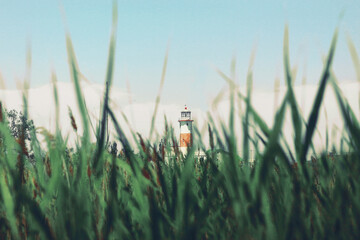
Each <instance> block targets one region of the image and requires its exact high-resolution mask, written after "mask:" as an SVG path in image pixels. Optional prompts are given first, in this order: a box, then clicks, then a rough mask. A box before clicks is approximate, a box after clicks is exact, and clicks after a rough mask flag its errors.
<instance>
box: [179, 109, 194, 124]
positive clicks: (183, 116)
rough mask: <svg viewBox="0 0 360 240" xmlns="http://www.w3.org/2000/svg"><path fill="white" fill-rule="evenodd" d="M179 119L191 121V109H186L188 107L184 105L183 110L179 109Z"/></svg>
mask: <svg viewBox="0 0 360 240" xmlns="http://www.w3.org/2000/svg"><path fill="white" fill-rule="evenodd" d="M180 121H192V120H191V111H190V110H189V109H188V107H187V106H186V105H185V108H184V110H182V111H181V118H180V119H179V122H180Z"/></svg>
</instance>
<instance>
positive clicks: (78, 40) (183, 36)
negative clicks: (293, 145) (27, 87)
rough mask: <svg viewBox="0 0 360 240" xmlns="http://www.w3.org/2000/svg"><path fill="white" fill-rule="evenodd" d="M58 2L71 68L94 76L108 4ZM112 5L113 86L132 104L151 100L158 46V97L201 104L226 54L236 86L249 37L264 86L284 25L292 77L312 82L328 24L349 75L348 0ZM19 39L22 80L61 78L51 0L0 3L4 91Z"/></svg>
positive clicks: (16, 70)
mask: <svg viewBox="0 0 360 240" xmlns="http://www.w3.org/2000/svg"><path fill="white" fill-rule="evenodd" d="M63 5H64V9H65V14H66V18H67V23H68V27H69V30H70V32H71V36H72V39H73V43H74V47H75V52H76V55H77V58H78V62H79V66H80V70H81V71H82V73H83V74H84V75H85V76H86V77H87V78H88V79H90V80H91V81H93V82H98V83H103V82H104V76H105V68H106V61H107V51H108V43H109V36H110V27H111V12H112V1H90V0H72V1H69V0H63ZM118 9H119V24H118V39H117V49H116V70H115V78H114V84H115V85H116V86H118V87H121V88H126V81H129V83H130V87H131V90H132V93H133V94H134V96H135V98H136V101H137V102H143V101H152V100H154V99H155V97H156V94H157V91H158V86H159V82H160V76H161V70H162V64H163V59H164V55H165V52H166V48H167V45H168V43H170V48H169V62H168V69H167V75H166V81H165V85H164V91H163V96H162V102H163V103H177V104H179V103H180V104H183V103H187V104H188V105H190V106H193V107H200V108H203V109H205V108H206V106H207V103H208V102H209V100H210V99H211V97H213V96H215V94H216V93H217V92H218V91H219V89H220V88H221V87H223V86H224V85H225V82H224V81H223V80H222V79H221V78H220V77H219V76H218V75H217V73H216V71H215V68H219V69H221V70H223V71H224V72H227V73H228V72H229V69H230V62H231V59H232V58H233V57H234V56H235V57H236V59H237V71H238V76H239V82H240V83H241V84H243V83H245V77H246V71H247V67H248V62H249V58H250V55H251V51H252V48H253V46H254V45H255V44H256V45H257V53H256V60H255V65H254V85H255V86H256V87H259V88H272V87H273V85H274V79H275V78H276V77H280V78H281V79H282V77H283V68H282V66H283V63H282V46H283V32H284V26H285V23H288V24H289V29H290V52H291V63H292V64H298V65H299V74H298V80H297V83H300V79H301V78H302V74H303V68H304V64H306V65H307V78H308V82H309V83H316V82H317V81H318V79H319V76H320V73H321V70H322V59H321V58H322V55H323V54H325V53H326V52H327V50H328V48H329V45H330V42H331V38H332V35H333V32H334V29H335V28H336V26H337V25H339V26H340V36H339V42H338V47H337V52H336V55H335V63H334V69H335V72H336V74H337V75H338V76H339V78H340V79H341V80H350V81H351V80H355V71H354V69H353V66H352V62H351V58H350V55H349V52H348V49H347V46H346V41H345V39H346V38H345V37H346V33H347V32H348V33H349V34H350V35H351V37H352V38H353V40H354V42H355V45H356V47H357V49H358V52H360V31H359V30H360V2H359V1H357V0H342V1H335V0H321V1H320V0H313V1H308V0H301V1H300V0H296V1H295V0H294V1H285V0H284V1H250V0H248V1H245V0H242V1H224V0H223V1H209V0H208V1H194V0H193V1H161V0H158V1H149V0H147V1H145V0H144V1H140V0H138V1H119V2H118ZM342 12H344V17H343V18H342V20H340V16H341V14H342ZM339 23H340V24H339ZM28 42H31V46H32V56H33V62H32V63H33V64H32V86H39V85H42V84H45V83H48V82H49V81H50V73H51V69H53V68H54V69H55V70H56V72H57V75H58V79H59V80H60V81H69V79H70V78H69V71H68V66H67V56H66V48H65V34H64V24H63V22H62V18H61V14H60V10H59V1H55V0H54V1H51V0H36V1H35V0H32V1H31V0H26V1H25V0H23V1H5V0H1V1H0V72H1V73H2V75H3V77H4V79H5V81H6V84H7V87H8V88H13V87H15V84H14V82H15V81H16V79H23V77H24V69H25V59H26V57H25V55H26V46H27V43H28Z"/></svg>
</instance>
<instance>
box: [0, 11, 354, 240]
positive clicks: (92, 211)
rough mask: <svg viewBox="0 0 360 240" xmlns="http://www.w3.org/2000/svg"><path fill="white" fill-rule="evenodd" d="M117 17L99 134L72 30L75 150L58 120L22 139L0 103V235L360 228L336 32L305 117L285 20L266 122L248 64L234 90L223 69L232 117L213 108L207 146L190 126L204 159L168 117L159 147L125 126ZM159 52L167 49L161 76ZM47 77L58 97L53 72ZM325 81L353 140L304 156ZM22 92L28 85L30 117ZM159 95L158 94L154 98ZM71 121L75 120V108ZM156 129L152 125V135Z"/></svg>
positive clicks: (342, 231) (301, 235)
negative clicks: (115, 103) (277, 97)
mask: <svg viewBox="0 0 360 240" xmlns="http://www.w3.org/2000/svg"><path fill="white" fill-rule="evenodd" d="M114 16H115V17H114V26H113V32H112V36H111V41H110V48H109V59H108V68H107V69H108V71H107V75H106V91H105V94H104V101H103V114H102V119H100V121H99V124H98V126H97V128H96V136H97V142H96V143H92V142H90V140H89V139H90V138H89V135H90V129H91V128H92V125H91V123H90V122H89V118H88V116H89V115H88V112H87V109H86V105H85V103H84V100H83V96H82V92H81V88H80V85H79V69H78V65H77V62H76V58H75V53H74V50H73V46H72V42H71V38H70V36H69V34H68V35H67V37H66V41H67V50H68V56H69V66H70V72H71V76H72V80H73V83H74V89H75V91H76V93H77V101H78V105H79V109H80V112H81V116H82V119H81V126H82V127H83V132H81V133H79V136H80V137H79V139H80V140H79V141H78V142H77V145H76V147H75V150H74V151H69V150H68V146H67V140H66V139H65V138H64V137H63V136H62V135H61V132H60V130H59V128H60V126H59V123H58V122H57V129H58V130H57V131H56V133H55V134H54V135H51V134H49V133H46V132H45V136H46V140H47V148H48V150H46V151H45V150H44V149H42V148H41V147H40V144H39V141H38V140H37V137H36V135H35V132H34V131H35V130H34V129H32V130H31V140H30V143H29V144H26V143H25V138H26V137H25V134H24V133H25V129H24V128H23V129H22V130H21V132H20V135H19V136H18V138H14V137H13V135H12V133H11V130H10V129H9V127H8V122H7V121H9V120H11V119H10V118H6V115H5V114H4V112H3V109H2V110H1V115H0V116H1V118H0V137H1V146H0V171H1V174H0V189H1V191H0V199H1V201H0V239H6V238H12V239H26V238H29V239H47V238H48V239H109V238H110V239H325V238H326V239H359V238H360V228H359V226H360V201H359V199H360V196H359V191H360V181H359V180H360V179H359V178H360V174H359V172H360V126H359V122H358V120H357V119H356V117H355V115H354V113H353V112H352V110H351V108H350V107H349V105H348V103H347V102H346V100H345V98H344V97H343V96H342V94H341V92H340V90H339V88H338V87H337V84H336V78H335V75H334V73H333V72H332V70H331V64H332V62H333V58H334V52H335V46H336V39H337V32H336V33H335V34H334V38H333V41H332V43H331V46H330V50H329V53H328V56H327V58H326V60H325V61H324V69H323V73H322V76H321V77H320V84H319V88H318V92H317V95H316V98H315V99H314V102H313V108H312V111H311V114H310V116H309V118H308V119H304V118H303V116H302V115H301V113H300V110H299V108H298V103H297V100H296V98H295V96H294V91H293V86H292V83H293V74H292V71H291V70H290V63H289V54H288V32H287V29H286V30H285V35H284V36H285V37H284V63H285V65H284V66H285V76H286V83H287V87H288V88H287V89H288V90H287V94H286V96H285V98H284V100H283V102H282V103H281V104H280V108H279V109H278V111H277V114H276V116H275V119H276V121H274V125H273V126H267V124H266V123H265V122H264V121H263V120H262V118H261V115H259V114H258V113H257V112H256V111H255V110H254V109H253V108H252V105H251V83H252V70H251V69H252V68H251V65H252V63H251V64H250V67H249V73H248V76H247V78H248V81H247V82H248V88H247V89H248V91H247V94H246V96H243V95H241V94H240V93H239V92H237V91H236V90H235V89H236V88H235V85H234V82H233V81H232V78H231V77H227V76H226V75H225V74H223V73H221V75H222V77H223V78H224V79H225V80H226V81H227V82H228V83H229V89H230V104H231V111H230V116H229V122H228V123H223V124H222V126H221V128H220V129H218V128H216V127H215V124H214V121H213V120H212V118H211V116H209V128H208V133H209V139H210V140H209V141H210V142H209V146H210V147H209V149H205V147H204V144H203V143H202V141H201V137H200V136H199V134H198V131H197V130H196V129H195V133H196V134H197V136H196V138H195V142H194V143H195V144H196V145H197V146H198V147H200V148H202V149H203V150H204V151H205V152H206V154H207V157H206V159H202V160H197V159H196V158H195V157H194V151H195V149H194V148H193V149H190V151H189V154H188V155H187V156H185V157H184V156H182V155H180V154H179V151H178V149H177V147H176V142H177V140H176V138H175V136H174V135H173V133H172V132H173V131H172V128H171V127H170V126H167V124H166V123H165V125H166V131H165V133H164V135H163V136H162V144H161V146H160V147H159V145H158V141H156V140H153V141H150V140H146V139H144V138H142V136H140V135H136V134H135V133H134V134H133V135H132V136H125V135H124V134H123V128H126V127H127V126H120V125H119V124H118V121H117V119H116V118H115V116H114V113H113V111H112V110H111V109H110V107H109V104H108V101H109V97H108V96H109V91H110V89H111V84H112V72H113V66H114V65H113V63H114V52H115V38H116V35H115V29H116V13H114ZM349 42H350V43H349V46H350V51H351V52H352V56H353V59H354V64H355V68H356V69H357V70H359V61H358V56H357V54H356V52H355V48H354V46H353V44H351V41H350V40H349ZM251 62H252V61H251ZM166 63H167V57H166V58H165V63H164V69H163V76H162V80H161V85H162V84H163V81H164V78H165V70H166ZM358 72H359V71H358ZM53 80H54V96H55V102H56V104H57V106H58V99H57V88H56V78H55V77H54V79H53ZM325 90H327V91H334V92H335V95H336V97H337V101H338V107H339V108H340V110H341V113H342V117H343V119H344V122H345V126H346V128H345V130H344V134H343V136H342V138H341V139H340V140H339V141H341V142H343V144H342V145H347V146H348V147H349V148H350V151H347V153H346V154H345V153H344V152H339V153H338V154H336V155H329V154H327V152H326V151H324V153H323V154H321V153H318V156H320V157H318V158H313V159H312V161H311V162H309V161H307V160H306V159H307V158H308V155H309V154H308V153H309V150H312V149H314V146H313V145H312V138H313V135H314V131H315V130H316V125H317V120H318V116H319V112H320V107H321V103H322V100H323V95H324V92H325ZM159 92H161V90H160V91H159ZM26 95H27V94H26V91H25V92H24V106H25V108H24V116H25V117H26V115H27V107H26V106H27V104H26V102H27V101H26ZM159 101H160V94H159V96H158V98H157V104H158V103H159ZM239 102H242V103H243V104H245V109H243V112H242V114H241V116H242V117H241V119H242V123H241V124H242V129H243V130H242V131H243V134H242V135H243V136H244V137H243V138H242V139H241V140H239V139H237V137H236V135H235V131H234V121H235V120H234V119H235V114H238V113H237V112H235V110H234V109H235V105H236V104H239ZM57 106H56V107H57ZM287 109H288V110H290V111H291V119H292V123H293V128H294V132H295V135H294V138H293V141H294V142H293V144H294V146H296V147H295V149H294V150H291V148H290V147H289V143H287V142H286V140H285V139H284V137H283V135H282V129H283V120H284V114H285V111H286V110H287ZM154 112H155V113H156V110H155V111H154ZM57 113H58V111H57ZM155 116H156V114H154V117H153V118H155ZM56 119H58V116H57V118H56ZM71 121H72V125H73V127H74V129H77V126H76V124H77V122H76V121H75V119H71ZM107 121H109V122H111V123H112V124H113V125H114V126H115V129H116V134H117V135H116V136H117V143H118V144H117V145H118V148H119V149H122V151H121V153H120V154H119V155H117V154H116V153H117V147H116V145H114V144H111V145H109V144H106V142H107V141H106V126H107V124H108V123H107ZM149 121H151V119H149ZM152 122H154V119H153V120H152ZM152 125H154V124H152ZM253 132H254V133H255V134H250V133H253ZM152 133H153V130H151V131H150V137H149V138H150V139H151V135H152ZM130 138H134V139H135V140H136V144H135V146H132V145H130V144H129V139H130ZM240 142H241V144H240ZM250 145H254V146H255V155H256V162H255V164H254V165H253V166H251V165H250V163H249V162H248V156H249V146H250ZM170 146H174V150H172V149H171V147H170ZM239 146H241V147H239ZM259 146H263V147H262V148H261V149H260V147H259ZM27 149H31V151H32V152H33V154H34V162H33V163H32V162H30V161H28V156H27ZM108 149H111V150H110V151H108ZM240 150H241V151H242V152H243V154H242V155H239V151H240ZM170 156H171V157H170ZM165 159H167V161H165Z"/></svg>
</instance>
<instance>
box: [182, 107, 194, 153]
mask: <svg viewBox="0 0 360 240" xmlns="http://www.w3.org/2000/svg"><path fill="white" fill-rule="evenodd" d="M179 123H180V151H181V152H182V153H183V154H186V153H187V151H188V148H189V147H191V146H192V143H193V138H192V123H193V120H191V111H190V110H188V108H187V107H186V105H185V109H184V110H183V111H181V118H180V119H179Z"/></svg>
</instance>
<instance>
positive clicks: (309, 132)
mask: <svg viewBox="0 0 360 240" xmlns="http://www.w3.org/2000/svg"><path fill="white" fill-rule="evenodd" d="M337 37H338V29H336V30H335V33H334V36H333V39H332V41H331V45H330V50H329V54H328V57H327V60H326V63H325V67H324V70H323V73H322V76H321V79H320V85H319V88H318V91H317V93H316V97H315V100H314V104H313V107H312V109H311V112H310V116H309V119H308V121H307V128H306V133H305V137H304V139H303V144H302V152H301V158H300V160H301V162H302V163H304V162H305V161H306V157H307V153H308V150H309V147H310V143H311V139H312V136H313V134H314V131H315V127H316V123H317V121H318V116H319V113H320V105H321V102H322V100H323V96H324V92H325V87H326V83H327V81H328V79H329V76H330V69H331V64H332V62H333V58H334V53H335V47H336V41H337Z"/></svg>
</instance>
